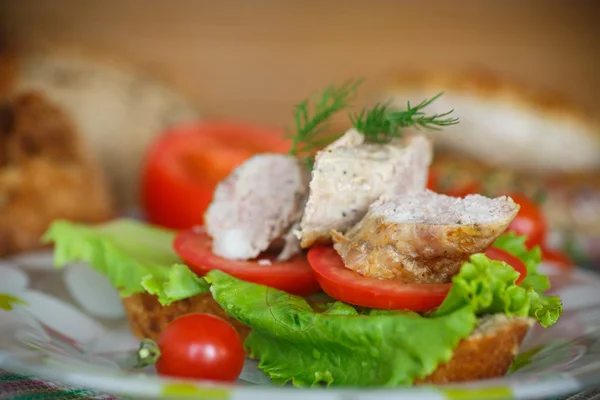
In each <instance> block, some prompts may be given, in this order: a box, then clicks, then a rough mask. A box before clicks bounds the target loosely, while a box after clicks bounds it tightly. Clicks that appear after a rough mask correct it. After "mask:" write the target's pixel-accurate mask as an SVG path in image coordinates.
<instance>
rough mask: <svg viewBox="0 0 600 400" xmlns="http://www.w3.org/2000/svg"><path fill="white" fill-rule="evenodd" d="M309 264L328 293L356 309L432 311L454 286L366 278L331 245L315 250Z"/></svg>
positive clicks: (312, 251) (310, 252)
mask: <svg viewBox="0 0 600 400" xmlns="http://www.w3.org/2000/svg"><path fill="white" fill-rule="evenodd" d="M308 262H309V263H310V266H311V267H312V269H313V271H314V273H315V275H316V277H317V280H318V281H319V283H320V284H321V288H322V289H323V291H324V292H325V293H327V294H328V295H329V296H331V297H333V298H334V299H336V300H340V301H343V302H346V303H350V304H354V305H356V306H363V307H372V308H379V309H385V310H403V309H404V310H412V311H419V312H421V311H429V310H432V309H434V308H436V307H438V306H439V305H440V304H442V302H443V301H444V299H445V298H446V295H447V294H448V291H449V290H450V286H451V284H450V283H445V284H418V283H410V284H409V283H400V282H398V281H385V280H380V279H375V278H369V277H366V276H362V275H361V274H359V273H357V272H354V271H352V270H350V269H348V268H346V267H345V266H344V262H343V261H342V258H341V257H340V256H339V254H338V253H337V252H336V251H335V250H334V249H333V247H331V246H316V247H313V248H311V249H310V250H309V252H308Z"/></svg>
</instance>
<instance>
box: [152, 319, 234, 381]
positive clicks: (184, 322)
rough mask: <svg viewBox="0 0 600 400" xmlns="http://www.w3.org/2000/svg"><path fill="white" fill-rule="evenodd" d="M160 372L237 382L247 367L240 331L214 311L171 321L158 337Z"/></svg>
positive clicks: (183, 376)
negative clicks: (244, 367)
mask: <svg viewBox="0 0 600 400" xmlns="http://www.w3.org/2000/svg"><path fill="white" fill-rule="evenodd" d="M157 344H158V347H159V349H160V352H161V354H160V358H159V359H158V361H157V362H156V371H157V372H158V373H159V374H160V375H165V376H174V377H179V378H194V379H206V380H214V381H224V382H233V381H235V380H236V379H237V377H238V376H239V375H240V373H241V372H242V367H243V366H244V359H245V353H244V346H243V345H242V341H241V339H240V337H239V335H238V334H237V332H236V330H235V329H234V328H233V327H232V326H231V325H230V324H228V323H227V322H225V321H224V320H222V319H221V318H218V317H216V316H214V315H210V314H187V315H184V316H183V317H180V318H177V319H176V320H174V321H173V322H171V323H170V324H169V325H168V326H167V327H166V328H165V329H164V330H163V332H162V333H161V335H160V337H159V339H158V342H157Z"/></svg>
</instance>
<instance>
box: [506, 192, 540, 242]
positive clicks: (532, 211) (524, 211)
mask: <svg viewBox="0 0 600 400" xmlns="http://www.w3.org/2000/svg"><path fill="white" fill-rule="evenodd" d="M510 197H511V198H512V199H513V200H514V201H515V203H517V204H519V205H520V206H521V209H520V210H519V213H518V214H517V216H516V217H515V219H514V220H513V221H512V223H511V224H510V225H509V227H508V229H507V230H508V231H513V232H515V233H516V234H518V235H524V236H527V241H526V242H525V245H526V246H527V247H528V248H532V247H534V246H538V245H539V246H541V245H543V244H544V241H545V239H546V220H545V218H544V214H543V213H542V210H541V209H540V208H539V207H538V206H537V205H536V204H535V203H534V202H533V201H531V200H529V199H528V198H527V197H525V196H523V195H521V194H511V195H510Z"/></svg>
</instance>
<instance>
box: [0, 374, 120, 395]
mask: <svg viewBox="0 0 600 400" xmlns="http://www.w3.org/2000/svg"><path fill="white" fill-rule="evenodd" d="M0 399H2V400H5V399H6V400H51V399H57V400H58V399H60V400H83V399H89V400H92V399H93V400H119V399H118V398H117V397H114V396H111V395H109V394H104V393H99V392H96V391H94V390H90V389H84V388H77V387H72V386H68V385H63V384H60V383H53V382H48V381H44V380H40V379H36V378H33V377H30V376H25V375H19V374H15V373H12V372H10V371H6V370H3V369H0Z"/></svg>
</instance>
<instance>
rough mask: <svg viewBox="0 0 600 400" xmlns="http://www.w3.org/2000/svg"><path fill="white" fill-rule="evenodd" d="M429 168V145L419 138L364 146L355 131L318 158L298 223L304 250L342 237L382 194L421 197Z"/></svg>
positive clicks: (322, 152) (362, 138)
mask: <svg viewBox="0 0 600 400" xmlns="http://www.w3.org/2000/svg"><path fill="white" fill-rule="evenodd" d="M430 163H431V145H430V143H429V141H428V140H427V139H426V138H425V137H423V136H412V137H409V138H406V139H398V140H395V141H394V142H392V143H389V144H366V143H364V136H363V135H362V134H360V133H359V132H357V131H356V130H354V129H351V130H349V131H348V132H347V133H346V134H345V135H344V136H342V137H341V138H340V139H338V140H337V141H336V142H334V143H332V144H331V145H330V146H328V147H326V148H325V149H324V150H322V151H320V152H319V153H317V155H316V158H315V166H314V169H313V172H312V180H311V181H310V194H309V198H308V202H307V204H306V209H305V210H304V216H303V217H302V223H301V225H300V228H301V229H300V239H301V246H302V247H303V248H306V247H310V246H312V245H313V244H314V243H328V242H330V241H331V234H330V232H331V230H337V231H340V232H344V231H345V230H346V229H348V228H350V227H351V226H353V225H354V224H356V223H357V222H358V221H360V220H361V218H362V217H364V215H365V214H366V212H367V209H368V207H369V205H371V203H373V202H374V201H375V200H377V199H378V198H379V197H380V196H382V195H384V194H389V195H395V194H405V193H410V192H413V191H422V190H424V189H425V186H426V183H427V174H428V172H427V171H428V167H429V164H430Z"/></svg>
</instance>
